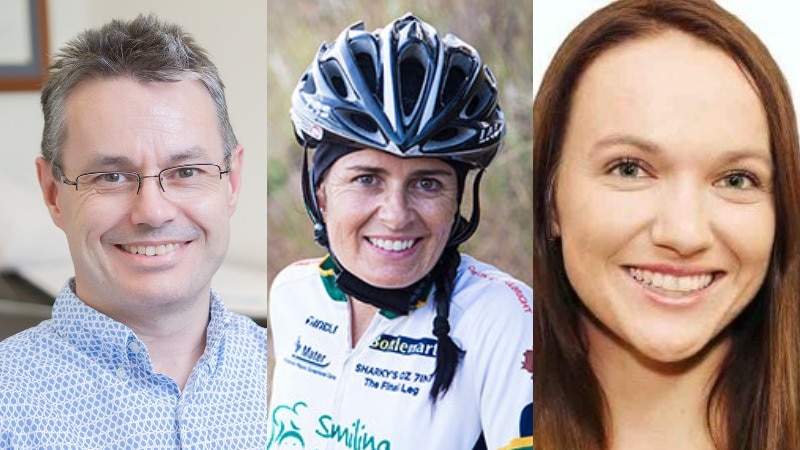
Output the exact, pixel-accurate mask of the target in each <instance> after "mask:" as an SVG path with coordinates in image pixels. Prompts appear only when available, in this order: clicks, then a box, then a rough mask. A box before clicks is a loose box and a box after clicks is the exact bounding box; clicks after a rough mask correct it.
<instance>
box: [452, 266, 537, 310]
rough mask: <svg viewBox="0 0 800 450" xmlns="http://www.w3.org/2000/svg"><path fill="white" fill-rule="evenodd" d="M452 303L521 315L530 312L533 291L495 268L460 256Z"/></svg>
mask: <svg viewBox="0 0 800 450" xmlns="http://www.w3.org/2000/svg"><path fill="white" fill-rule="evenodd" d="M453 300H454V302H456V303H472V302H478V301H480V302H481V303H482V304H489V303H491V304H492V307H501V308H502V307H504V306H505V307H507V308H510V309H512V310H513V309H517V310H519V311H522V312H524V313H528V314H532V313H533V291H532V290H531V288H530V286H528V285H527V284H525V283H524V282H522V281H520V280H518V279H517V278H515V277H513V276H512V275H510V274H508V273H506V272H504V271H502V270H500V269H498V268H497V267H495V266H493V265H491V264H489V263H486V262H483V261H479V260H477V259H475V258H474V257H472V256H470V255H467V254H462V255H461V264H460V266H459V268H458V274H457V275H456V283H455V287H454V290H453ZM465 306H466V305H465Z"/></svg>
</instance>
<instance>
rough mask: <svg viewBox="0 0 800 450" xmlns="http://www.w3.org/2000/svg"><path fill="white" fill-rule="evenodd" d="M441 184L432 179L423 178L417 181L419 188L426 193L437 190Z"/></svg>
mask: <svg viewBox="0 0 800 450" xmlns="http://www.w3.org/2000/svg"><path fill="white" fill-rule="evenodd" d="M440 186H441V183H439V181H437V180H434V179H433V178H423V179H421V180H419V187H421V188H422V189H424V190H426V191H435V190H437V189H439V187H440Z"/></svg>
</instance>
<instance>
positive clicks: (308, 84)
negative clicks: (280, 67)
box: [299, 72, 317, 94]
mask: <svg viewBox="0 0 800 450" xmlns="http://www.w3.org/2000/svg"><path fill="white" fill-rule="evenodd" d="M299 84H300V85H301V86H302V89H301V90H302V91H303V92H304V93H306V94H314V93H315V92H317V85H316V84H315V83H314V77H311V76H309V74H308V72H306V74H305V75H303V78H302V79H301V80H300V83H299Z"/></svg>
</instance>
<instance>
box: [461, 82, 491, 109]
mask: <svg viewBox="0 0 800 450" xmlns="http://www.w3.org/2000/svg"><path fill="white" fill-rule="evenodd" d="M494 97H495V95H494V89H493V88H492V87H491V86H490V85H489V83H487V82H483V83H481V84H480V86H478V89H477V90H476V91H475V94H474V95H473V96H472V98H471V99H470V100H469V103H468V104H467V107H466V108H464V115H465V116H466V117H468V118H472V117H475V116H476V115H479V114H482V113H483V111H485V110H486V107H487V106H488V105H489V103H490V102H492V99H493V98H494Z"/></svg>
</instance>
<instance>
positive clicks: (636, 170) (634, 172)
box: [611, 159, 647, 178]
mask: <svg viewBox="0 0 800 450" xmlns="http://www.w3.org/2000/svg"><path fill="white" fill-rule="evenodd" d="M611 174H612V175H616V176H619V177H622V178H644V177H646V176H647V172H646V171H645V170H644V169H643V168H642V165H641V163H640V162H639V161H636V160H632V159H625V160H622V161H620V162H618V163H616V164H615V165H614V166H613V167H612V168H611Z"/></svg>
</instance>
